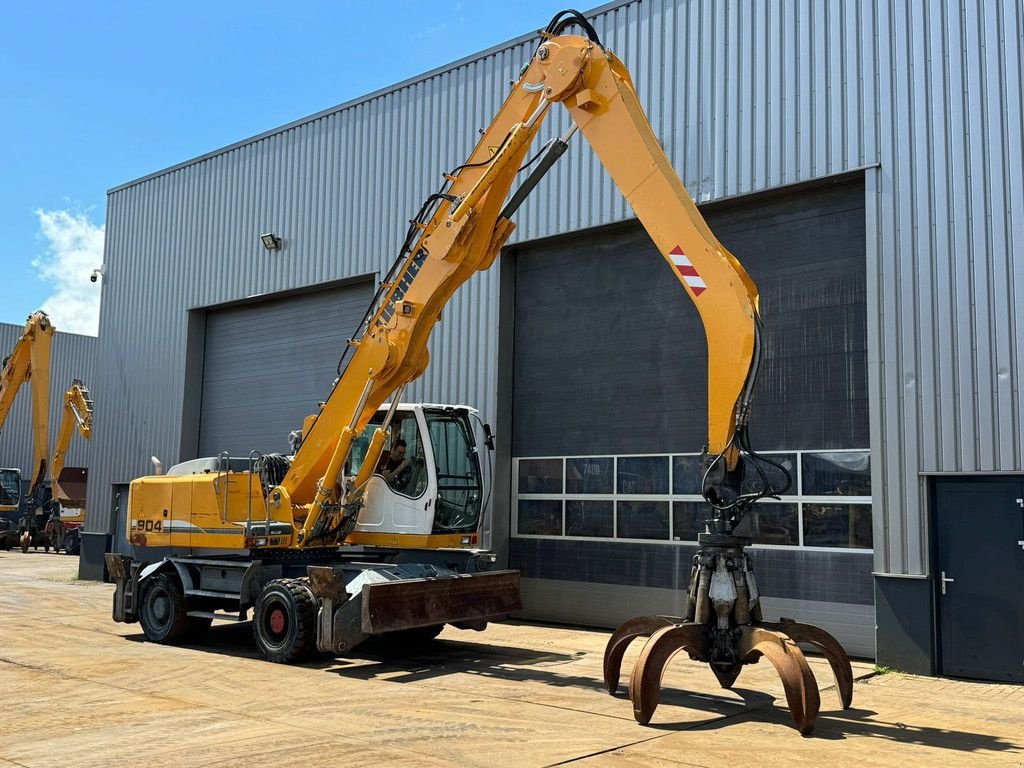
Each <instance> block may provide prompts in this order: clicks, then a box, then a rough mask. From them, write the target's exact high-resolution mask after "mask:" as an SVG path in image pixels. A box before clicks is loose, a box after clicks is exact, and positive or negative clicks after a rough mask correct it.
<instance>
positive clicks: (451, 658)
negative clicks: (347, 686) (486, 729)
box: [125, 622, 775, 728]
mask: <svg viewBox="0 0 1024 768" xmlns="http://www.w3.org/2000/svg"><path fill="white" fill-rule="evenodd" d="M125 639H126V640H130V641H132V642H138V643H142V642H146V637H145V635H143V634H142V633H141V632H139V633H135V634H131V635H125ZM183 647H187V648H191V649H193V650H196V651H202V652H204V653H218V654H223V655H226V656H232V657H236V658H252V659H258V658H260V655H259V653H258V652H257V650H256V648H255V645H254V644H253V639H252V628H251V623H250V622H244V623H238V624H222V625H216V626H214V627H212V628H211V629H210V631H209V632H208V633H207V634H206V636H205V637H204V638H203V639H202V640H201V641H200V642H196V643H190V644H188V645H186V646H183ZM585 656H587V654H586V653H585V652H577V653H560V652H555V651H543V650H538V649H536V648H525V647H520V646H510V645H500V646H496V645H491V644H488V643H484V642H476V641H473V640H453V639H448V638H439V639H437V640H432V641H429V642H426V643H424V644H422V645H421V646H420V647H418V648H414V649H412V650H410V649H408V648H403V647H400V646H395V645H392V644H388V643H387V642H383V641H381V640H378V639H370V640H367V641H366V642H365V643H363V644H362V645H360V646H359V647H358V648H356V649H355V650H354V651H352V652H350V653H347V654H345V655H343V656H342V655H339V656H335V657H323V656H321V657H319V658H313V659H311V660H310V661H307V662H305V663H302V664H296V665H295V666H297V667H302V668H305V669H311V670H322V671H324V672H329V673H332V674H336V675H337V676H338V677H341V678H344V679H347V680H383V681H387V682H391V683H401V684H406V683H416V682H421V681H429V680H437V679H441V678H444V677H447V676H452V675H460V674H464V675H473V676H475V677H480V678H486V679H491V680H496V681H499V682H509V683H513V682H515V683H522V682H533V683H538V684H541V685H544V686H550V687H553V688H574V689H578V690H581V691H590V692H593V693H594V694H595V695H596V696H599V697H601V698H602V699H607V698H608V697H609V694H608V692H607V691H606V690H605V688H604V684H603V681H602V679H601V672H600V664H599V661H598V663H597V664H596V665H595V667H594V671H593V673H592V674H582V675H581V674H576V673H573V672H569V671H567V670H565V669H564V667H565V665H567V664H571V663H573V662H577V661H579V660H580V659H582V658H584V657H585ZM268 663H269V662H268ZM708 674H709V677H710V672H709V673H708ZM615 699H616V700H618V701H619V702H620V704H621V706H622V716H623V717H624V718H631V717H632V708H631V706H630V702H629V697H628V695H627V694H626V690H625V684H623V685H620V686H619V690H618V692H617V693H616V695H615ZM774 700H775V699H774V697H773V696H771V695H769V694H766V693H762V692H760V691H751V690H747V689H743V688H739V687H736V688H734V689H732V690H731V691H730V692H729V693H726V694H724V695H719V694H714V693H706V692H697V691H686V690H680V689H665V690H664V691H662V696H661V703H662V704H663V705H665V706H672V707H681V708H684V709H689V710H694V711H697V712H702V713H707V714H708V715H709V717H708V718H707V719H701V720H698V721H686V722H685V723H682V724H679V725H682V726H683V727H685V728H692V727H694V726H695V725H700V724H704V723H713V722H714V721H716V720H718V719H720V718H722V717H735V716H736V715H741V714H743V713H745V712H748V711H750V709H751V708H753V709H764V708H770V707H771V705H772V703H773V702H774ZM667 727H672V726H667Z"/></svg>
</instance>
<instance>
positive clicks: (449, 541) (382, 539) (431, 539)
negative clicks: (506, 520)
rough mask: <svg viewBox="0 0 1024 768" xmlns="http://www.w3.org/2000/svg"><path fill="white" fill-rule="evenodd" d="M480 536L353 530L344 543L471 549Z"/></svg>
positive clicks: (414, 547) (374, 545)
mask: <svg viewBox="0 0 1024 768" xmlns="http://www.w3.org/2000/svg"><path fill="white" fill-rule="evenodd" d="M479 541H480V537H479V536H478V535H477V534H475V533H471V534H458V533H444V534H430V535H415V534H408V533H367V532H364V531H353V532H352V533H350V534H349V535H348V538H347V539H345V543H346V544H363V545H365V546H368V547H403V548H406V549H472V548H474V547H476V546H477V544H478V543H479Z"/></svg>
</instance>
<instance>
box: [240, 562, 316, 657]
mask: <svg viewBox="0 0 1024 768" xmlns="http://www.w3.org/2000/svg"><path fill="white" fill-rule="evenodd" d="M316 613H317V602H316V598H315V597H314V596H313V593H312V592H311V591H310V589H309V582H308V580H307V579H275V580H274V581H271V582H269V583H268V584H267V585H266V586H265V587H264V588H263V591H262V592H261V593H260V597H259V600H257V601H256V609H255V611H254V612H253V617H252V632H253V636H254V637H255V638H256V645H257V647H258V648H259V649H260V653H262V654H263V656H264V658H266V659H267V661H273V662H275V663H277V664H292V663H295V662H298V661H302V660H303V659H305V658H307V657H308V656H310V655H311V654H312V652H313V649H314V647H315V645H316Z"/></svg>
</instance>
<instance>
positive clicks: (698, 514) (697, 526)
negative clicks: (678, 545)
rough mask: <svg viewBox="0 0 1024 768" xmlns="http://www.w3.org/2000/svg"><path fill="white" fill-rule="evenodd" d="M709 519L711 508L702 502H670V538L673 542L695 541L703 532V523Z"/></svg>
mask: <svg viewBox="0 0 1024 768" xmlns="http://www.w3.org/2000/svg"><path fill="white" fill-rule="evenodd" d="M710 517H711V507H709V506H708V505H707V503H706V502H703V501H673V502H672V538H673V539H675V541H696V540H697V534H698V533H703V532H704V522H705V521H706V520H707V519H708V518H710Z"/></svg>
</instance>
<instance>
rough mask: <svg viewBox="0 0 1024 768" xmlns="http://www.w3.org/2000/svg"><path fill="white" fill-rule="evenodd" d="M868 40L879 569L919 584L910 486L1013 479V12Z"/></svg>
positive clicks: (901, 28) (890, 24)
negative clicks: (956, 477)
mask: <svg viewBox="0 0 1024 768" xmlns="http://www.w3.org/2000/svg"><path fill="white" fill-rule="evenodd" d="M876 31H877V35H878V39H879V40H880V41H884V43H885V44H884V45H881V46H880V47H879V49H878V51H877V55H878V61H877V68H876V77H877V81H878V88H879V114H878V123H879V126H880V131H879V142H880V144H879V161H880V167H879V168H878V169H877V170H874V171H872V172H870V173H869V174H868V201H869V202H868V209H869V211H868V231H869V233H871V234H870V235H869V275H870V280H871V289H870V290H869V296H870V297H871V300H872V305H873V306H872V309H871V310H869V317H871V318H872V319H873V320H874V322H872V324H871V326H870V331H869V332H870V339H869V341H870V343H871V347H872V364H873V371H872V374H871V375H870V376H869V381H870V382H871V393H870V397H871V400H872V404H873V410H872V416H873V422H872V449H873V453H874V455H875V456H876V457H877V458H878V459H880V460H879V461H876V462H874V467H875V469H874V472H875V477H874V483H873V485H874V487H875V488H877V489H879V493H878V501H877V502H876V509H877V511H878V512H881V513H882V514H876V516H875V517H876V520H875V525H876V531H875V541H876V549H875V553H876V563H875V568H876V570H877V571H880V572H891V573H897V574H900V573H906V574H925V573H928V572H929V562H928V547H927V541H928V519H927V497H926V494H925V492H924V490H925V487H924V482H923V480H922V479H921V478H920V475H919V473H921V472H992V471H1021V470H1022V469H1024V466H1022V458H1021V457H1022V453H1024V430H1022V425H1021V417H1022V410H1021V406H1022V404H1021V391H1020V383H1021V380H1022V378H1024V359H1022V355H1021V349H1022V345H1024V313H1022V312H1021V310H1020V308H1019V307H1020V302H1021V301H1022V300H1024V268H1022V265H1021V261H1020V259H1019V258H1015V251H1019V250H1020V249H1021V247H1024V165H1022V162H1021V152H1022V146H1024V132H1022V124H1024V113H1022V101H1024V100H1022V86H1021V83H1022V76H1021V74H1022V73H1021V63H1022V58H1024V56H1022V50H1024V8H1022V6H1021V4H1020V3H1019V2H1014V1H1013V0H1000V1H996V2H991V1H989V2H982V0H974V1H972V2H966V3H956V2H934V3H930V2H929V3H925V2H905V3H904V2H892V3H886V4H885V5H884V12H883V13H880V14H879V15H878V17H877V29H876Z"/></svg>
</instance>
